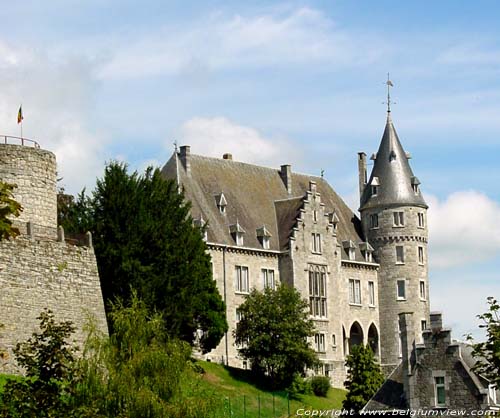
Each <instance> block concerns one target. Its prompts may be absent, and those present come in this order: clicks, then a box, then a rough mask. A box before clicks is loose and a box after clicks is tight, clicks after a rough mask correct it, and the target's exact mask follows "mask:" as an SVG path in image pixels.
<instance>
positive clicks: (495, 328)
mask: <svg viewBox="0 0 500 418" xmlns="http://www.w3.org/2000/svg"><path fill="white" fill-rule="evenodd" d="M488 305H489V309H488V312H486V313H484V314H482V315H478V318H479V319H481V320H482V321H483V324H481V325H479V327H480V328H483V329H485V330H486V337H487V339H486V341H483V342H480V343H476V344H474V349H473V351H472V355H473V356H474V357H475V358H476V359H477V363H476V365H475V366H474V367H473V370H474V371H475V372H476V373H479V374H481V375H482V376H484V377H486V378H487V379H488V380H490V381H491V383H496V384H497V386H499V385H500V304H499V303H498V301H497V300H496V299H495V298H494V297H489V298H488ZM467 338H468V340H469V341H472V337H471V336H470V335H469V336H468V337H467Z"/></svg>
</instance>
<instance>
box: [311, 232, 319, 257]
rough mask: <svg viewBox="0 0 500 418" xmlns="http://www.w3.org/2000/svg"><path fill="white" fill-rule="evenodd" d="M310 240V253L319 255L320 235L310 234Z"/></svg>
mask: <svg viewBox="0 0 500 418" xmlns="http://www.w3.org/2000/svg"><path fill="white" fill-rule="evenodd" d="M311 239H312V252H313V253H317V254H321V234H318V233H315V232H313V233H312V234H311Z"/></svg>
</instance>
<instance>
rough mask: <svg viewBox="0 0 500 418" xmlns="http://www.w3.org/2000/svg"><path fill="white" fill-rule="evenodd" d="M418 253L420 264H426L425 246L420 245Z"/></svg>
mask: <svg viewBox="0 0 500 418" xmlns="http://www.w3.org/2000/svg"><path fill="white" fill-rule="evenodd" d="M417 253H418V264H419V265H421V266H423V265H425V256H424V247H422V246H418V247H417Z"/></svg>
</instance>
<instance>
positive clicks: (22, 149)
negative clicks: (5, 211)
mask: <svg viewBox="0 0 500 418" xmlns="http://www.w3.org/2000/svg"><path fill="white" fill-rule="evenodd" d="M0 180H2V181H4V182H7V183H13V184H15V185H16V186H17V188H16V189H15V190H14V197H15V199H16V200H17V201H18V202H19V203H20V204H21V205H22V206H23V209H24V210H23V212H22V213H21V216H20V217H19V218H17V221H18V222H20V223H21V224H26V222H29V221H31V222H32V223H34V224H36V225H39V226H40V227H41V228H47V233H48V234H51V235H52V237H55V236H56V235H55V234H56V230H55V229H54V228H55V227H56V226H57V192H56V181H57V179H56V157H55V155H54V154H53V153H51V152H49V151H45V150H42V149H40V148H32V147H27V146H20V145H5V144H0Z"/></svg>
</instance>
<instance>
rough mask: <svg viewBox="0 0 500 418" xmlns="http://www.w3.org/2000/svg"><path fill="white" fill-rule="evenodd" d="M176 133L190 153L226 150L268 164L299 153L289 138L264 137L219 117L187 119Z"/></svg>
mask: <svg viewBox="0 0 500 418" xmlns="http://www.w3.org/2000/svg"><path fill="white" fill-rule="evenodd" d="M178 137H179V138H180V139H181V142H182V143H183V144H186V145H191V152H192V153H194V154H200V155H206V156H211V157H218V158H221V157H222V155H223V154H225V153H230V154H233V159H235V160H238V161H242V162H246V163H252V164H259V165H267V166H271V167H279V166H280V165H281V164H286V163H289V162H291V161H294V162H297V161H298V159H299V155H300V150H299V149H298V148H297V146H296V145H295V144H293V143H292V142H291V141H288V140H286V139H281V138H266V137H264V136H263V135H262V134H261V133H260V132H258V131H257V130H256V129H253V128H249V127H247V126H242V125H238V124H236V123H234V122H232V121H230V120H228V119H226V118H223V117H214V118H201V117H196V118H193V119H190V120H188V121H187V122H185V123H184V124H183V125H182V126H181V128H180V130H179V135H178ZM169 146H170V144H169Z"/></svg>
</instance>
